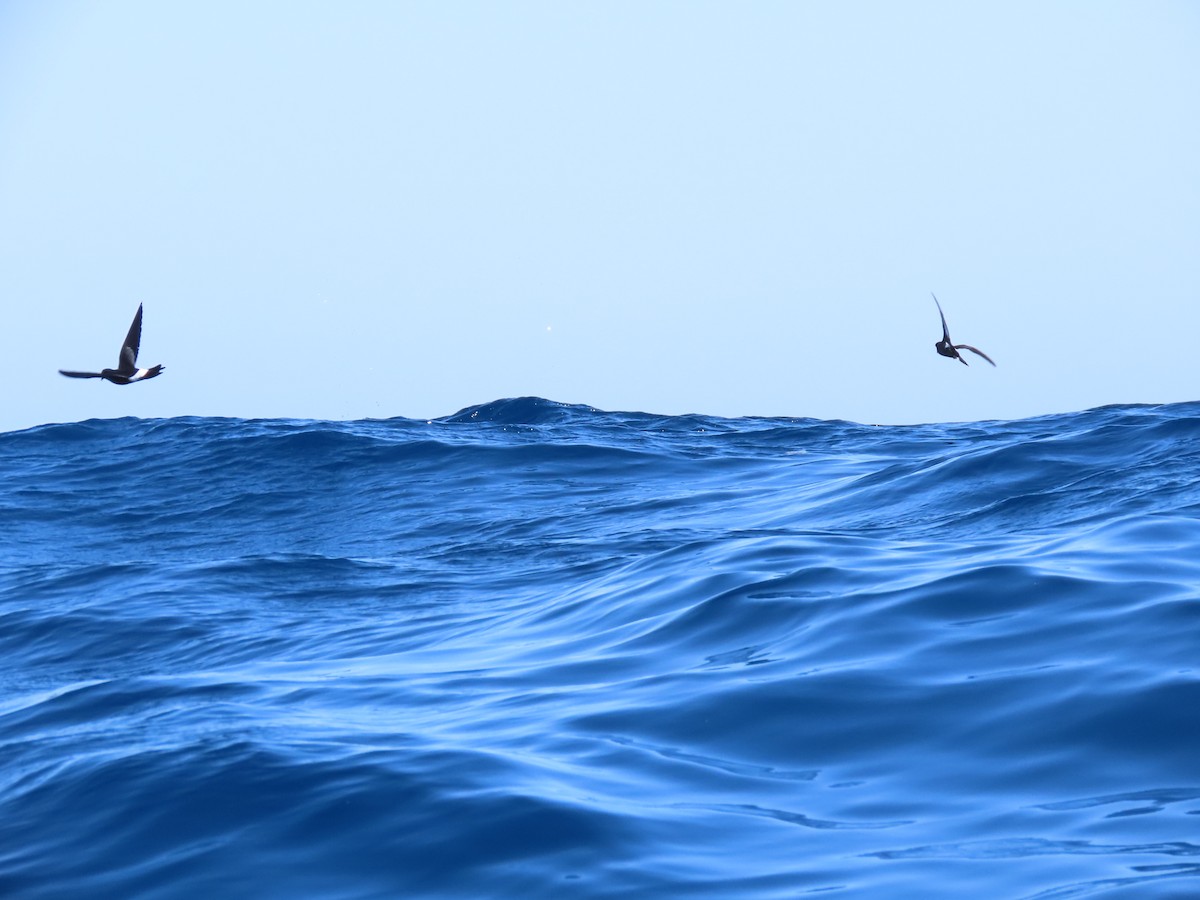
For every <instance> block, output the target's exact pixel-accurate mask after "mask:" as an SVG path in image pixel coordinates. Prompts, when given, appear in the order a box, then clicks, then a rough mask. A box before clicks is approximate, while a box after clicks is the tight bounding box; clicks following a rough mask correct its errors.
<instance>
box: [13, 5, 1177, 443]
mask: <svg viewBox="0 0 1200 900" xmlns="http://www.w3.org/2000/svg"><path fill="white" fill-rule="evenodd" d="M931 290H932V291H935V292H936V293H937V295H938V297H939V298H940V300H941V301H942V305H943V307H944V308H945V311H946V315H947V318H948V319H949V321H950V326H951V334H952V336H953V337H954V338H955V340H957V341H960V342H968V343H972V344H975V345H977V346H979V347H980V348H982V349H984V350H985V351H987V352H988V353H989V354H990V355H991V356H993V357H994V358H995V360H996V362H997V363H998V364H999V367H998V368H996V369H993V368H991V367H990V366H988V365H986V364H985V363H982V361H979V360H976V361H975V363H974V364H972V365H971V366H970V368H967V367H964V366H962V365H960V364H958V363H956V362H953V361H951V360H947V359H943V358H941V357H939V356H937V355H936V353H935V352H934V349H933V344H934V342H935V341H936V340H937V339H938V338H939V337H940V327H939V323H938V318H937V310H936V309H935V307H934V304H933V300H932V299H931V298H930V296H929V294H930V291H931ZM139 302H140V303H144V304H145V326H144V332H143V337H142V355H141V357H140V360H139V361H140V362H141V363H142V364H143V365H151V364H154V363H160V362H161V363H164V364H165V365H166V367H167V368H166V372H165V373H164V374H163V376H162V377H161V378H158V379H156V380H154V381H151V382H147V383H145V384H139V385H133V386H130V387H117V386H114V385H110V384H107V383H102V382H99V381H73V380H68V379H65V378H62V377H60V376H59V375H58V374H57V372H56V370H57V369H58V368H60V367H65V368H76V369H87V368H97V369H98V368H100V367H103V366H112V365H115V363H116V357H117V352H118V350H119V347H120V342H121V338H122V337H123V336H124V334H125V330H126V328H127V327H128V325H129V321H130V319H131V318H132V316H133V313H134V311H135V310H136V308H137V305H138V303H139ZM0 308H2V309H3V328H4V334H5V335H6V338H7V340H6V342H5V345H6V347H7V349H8V354H9V362H10V369H9V377H8V378H7V379H5V385H6V386H5V389H4V391H3V396H4V399H3V401H2V402H0V429H3V430H7V429H13V428H20V427H25V426H29V425H35V424H41V423H45V422H61V421H74V420H79V419H85V418H90V417H93V416H97V417H111V416H122V415H135V416H146V417H149V416H154V417H157V416H176V415H225V416H244V417H266V416H286V417H303V418H359V417H388V416H395V415H404V416H412V417H430V416H438V415H444V414H448V413H451V412H454V411H455V410H457V409H459V408H461V407H464V406H467V405H470V404H474V403H480V402H484V401H487V400H493V399H497V398H500V397H510V396H520V395H529V394H533V395H538V396H543V397H548V398H550V399H553V400H562V401H568V402H574V403H586V404H591V405H594V406H599V407H602V408H606V409H636V410H646V411H650V412H659V413H683V412H703V413H712V414H719V415H730V416H737V415H788V416H815V417H820V418H845V419H853V420H857V421H862V422H878V423H901V422H918V421H948V420H964V419H989V418H1016V417H1022V416H1028V415H1037V414H1042V413H1048V412H1057V411H1067V410H1073V409H1082V408H1086V407H1090V406H1097V405H1101V404H1105V403H1117V402H1168V401H1179V400H1193V399H1198V398H1200V361H1198V358H1197V353H1196V351H1195V349H1194V346H1195V343H1196V336H1197V334H1200V4H1197V3H1194V2H1183V0H1180V2H1092V0H1087V2H1060V3H1053V2H1002V3H1001V2H998V3H990V4H988V3H983V4H979V3H958V2H920V3H892V2H849V3H834V2H829V3H801V2H758V3H754V2H723V3H712V2H656V0H638V2H603V3H601V2H587V3H585V2H578V3H564V2H557V0H556V2H511V3H501V2H488V3H482V2H454V3H447V2H419V3H418V2H410V3H405V2H383V0H380V2H368V0H359V2H348V3H332V2H294V0H277V2H240V0H239V2H233V0H217V2H194V3H161V2H157V0H153V2H152V0H112V2H104V0H101V2H82V0H80V2H68V0H64V2H47V3H40V2H36V3H35V2H32V0H29V2H24V3H15V2H9V3H5V4H2V5H0Z"/></svg>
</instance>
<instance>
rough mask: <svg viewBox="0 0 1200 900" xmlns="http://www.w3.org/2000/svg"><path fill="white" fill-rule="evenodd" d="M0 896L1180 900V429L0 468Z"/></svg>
mask: <svg viewBox="0 0 1200 900" xmlns="http://www.w3.org/2000/svg"><path fill="white" fill-rule="evenodd" d="M0 528H2V534H0V651H2V654H3V655H2V659H3V666H2V667H0V896H3V897H6V898H17V897H21V898H24V897H30V898H75V897H88V898H106V897H112V898H139V897H154V898H169V897H329V898H376V897H379V898H383V897H414V896H461V897H631V896H664V897H699V896H704V897H739V898H743V897H745V898H757V897H798V896H806V895H808V894H820V895H821V896H832V897H870V898H874V897H885V898H886V897H917V898H921V900H930V898H943V897H945V898H962V897H987V898H991V897H1002V898H1007V897H1013V898H1066V897H1104V898H1167V897H1170V898H1185V897H1186V898H1195V897H1200V676H1198V671H1200V670H1198V668H1197V666H1198V664H1200V404H1183V405H1173V406H1159V407H1152V406H1126V407H1109V408H1104V409H1097V410H1092V411H1088V412H1083V413H1076V414H1069V415H1057V416H1049V417H1044V418H1038V419H1030V420H1025V421H1019V422H984V423H976V424H966V425H930V426H919V427H869V426H862V425H855V424H850V423H845V422H823V421H815V420H805V419H736V420H734V419H717V418H707V417H700V416H688V417H659V416H651V415H643V414H624V413H607V412H601V411H597V410H593V409H589V408H586V407H579V406H567V405H563V404H558V403H552V402H549V401H545V400H537V399H529V398H527V399H519V400H505V401H497V402H495V403H490V404H486V405H484V406H480V407H474V408H471V409H467V410H464V411H462V412H460V413H458V414H456V415H453V416H449V417H447V418H444V419H439V420H435V421H432V422H425V421H411V420H405V419H394V420H386V421H362V422H348V423H346V422H316V421H295V420H264V421H245V420H237V419H204V418H183V419H171V420H136V419H124V420H114V421H88V422H81V423H78V424H68V425H47V426H44V427H40V428H34V429H31V430H28V431H23V432H16V433H9V434H3V435H0Z"/></svg>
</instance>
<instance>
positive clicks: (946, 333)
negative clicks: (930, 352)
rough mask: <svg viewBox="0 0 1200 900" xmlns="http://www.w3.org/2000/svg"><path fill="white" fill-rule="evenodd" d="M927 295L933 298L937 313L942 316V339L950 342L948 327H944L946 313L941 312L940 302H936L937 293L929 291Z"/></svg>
mask: <svg viewBox="0 0 1200 900" xmlns="http://www.w3.org/2000/svg"><path fill="white" fill-rule="evenodd" d="M929 296H930V297H932V298H933V302H934V303H937V308H938V315H939V316H941V317H942V340H943V341H945V342H946V343H950V329H949V328H947V327H946V314H945V313H944V312H942V304H940V303H938V298H937V294H935V293H933V292H932V291H930V292H929Z"/></svg>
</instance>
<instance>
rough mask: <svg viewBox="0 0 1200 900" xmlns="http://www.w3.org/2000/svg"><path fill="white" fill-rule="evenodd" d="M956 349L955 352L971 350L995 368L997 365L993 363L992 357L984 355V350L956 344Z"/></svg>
mask: <svg viewBox="0 0 1200 900" xmlns="http://www.w3.org/2000/svg"><path fill="white" fill-rule="evenodd" d="M954 349H955V350H970V351H971V352H972V353H974V354H975V355H976V356H982V357H983V358H984V359H986V360H987V361H988V362H990V363H992V365H993V366H994V365H996V364H995V363H994V362H992V358H991V357H990V356H988V355H987V354H986V353H984V352H983V351H982V350H977V349H975V348H974V347H972V346H971V345H970V344H955V345H954Z"/></svg>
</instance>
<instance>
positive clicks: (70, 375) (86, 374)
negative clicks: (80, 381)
mask: <svg viewBox="0 0 1200 900" xmlns="http://www.w3.org/2000/svg"><path fill="white" fill-rule="evenodd" d="M58 374H59V375H66V376H67V377H68V378H103V377H104V376H103V375H101V374H100V373H99V372H68V371H66V370H65V369H59V370H58Z"/></svg>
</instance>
